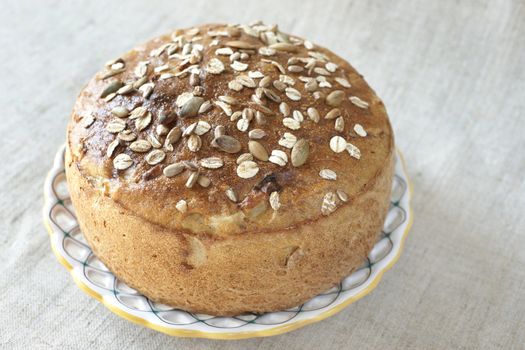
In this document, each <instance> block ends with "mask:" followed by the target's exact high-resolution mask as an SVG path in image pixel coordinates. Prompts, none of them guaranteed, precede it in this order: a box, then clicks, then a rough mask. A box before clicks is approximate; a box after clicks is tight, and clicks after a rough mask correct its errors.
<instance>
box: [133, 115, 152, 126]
mask: <svg viewBox="0 0 525 350" xmlns="http://www.w3.org/2000/svg"><path fill="white" fill-rule="evenodd" d="M150 123H151V113H150V112H148V113H146V115H145V116H144V117H142V118H138V119H135V128H136V129H137V131H142V130H144V129H146V128H147V127H148V125H149V124H150Z"/></svg>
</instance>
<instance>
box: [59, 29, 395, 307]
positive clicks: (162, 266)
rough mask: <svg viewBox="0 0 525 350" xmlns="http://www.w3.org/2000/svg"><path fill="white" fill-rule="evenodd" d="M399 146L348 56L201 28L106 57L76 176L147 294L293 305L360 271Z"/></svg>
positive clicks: (80, 102) (76, 148) (95, 220)
mask: <svg viewBox="0 0 525 350" xmlns="http://www.w3.org/2000/svg"><path fill="white" fill-rule="evenodd" d="M393 154H394V141H393V134H392V129H391V126H390V123H389V120H388V117H387V114H386V111H385V108H384V105H383V103H382V102H381V100H380V99H379V98H378V97H377V96H376V95H375V93H374V92H373V90H372V89H371V88H370V87H369V86H368V85H367V83H366V82H365V81H364V80H363V78H362V77H361V76H360V75H359V73H357V72H356V71H355V69H353V68H352V67H351V66H350V65H349V64H348V63H347V62H346V61H345V60H343V59H341V58H340V57H338V56H337V55H335V54H334V53H332V52H331V51H329V50H327V49H325V48H322V47H320V46H318V45H315V44H313V43H311V42H310V41H308V40H304V39H301V38H299V37H297V36H293V35H289V34H285V33H283V32H280V31H279V29H278V27H277V26H275V25H265V24H263V23H260V22H257V23H252V24H250V25H222V24H220V25H215V24H214V25H202V26H199V27H194V28H189V29H183V30H175V31H174V32H173V33H170V34H167V35H163V36H160V37H157V38H155V39H153V40H151V41H148V42H147V43H145V44H143V45H140V46H138V47H136V48H135V49H133V50H131V51H128V52H127V53H125V54H123V55H122V56H120V57H119V58H117V59H115V60H112V61H110V62H107V63H106V64H105V67H104V68H103V69H102V70H101V71H100V72H99V73H98V74H96V75H95V77H93V79H91V80H90V81H89V83H88V84H87V85H86V86H85V87H84V89H83V90H82V91H81V93H80V95H79V96H78V99H77V101H76V104H75V106H74V109H73V112H72V116H71V121H70V123H69V126H68V130H67V151H66V174H67V180H68V186H69V191H70V193H71V199H72V201H73V205H74V207H75V211H76V215H77V217H78V221H79V223H80V228H81V230H82V233H83V234H84V236H85V238H86V240H87V241H88V242H89V244H90V246H91V247H92V249H93V251H94V252H95V254H96V255H97V257H98V258H99V259H100V260H102V261H103V262H104V263H105V264H106V265H107V267H108V268H109V269H110V270H111V271H112V272H113V273H114V274H115V275H116V276H117V277H118V278H119V279H121V280H123V281H124V282H125V283H127V284H128V285H130V286H131V287H133V288H135V289H137V290H138V291H140V292H141V293H143V294H144V295H145V296H147V297H149V298H150V299H152V300H154V301H157V302H162V303H165V304H168V305H171V306H174V307H177V308H180V309H184V310H187V311H191V312H198V313H207V314H213V315H235V314H241V313H244V312H256V313H261V312H268V311H276V310H282V309H286V308H290V307H293V306H296V305H299V304H301V303H302V302H305V301H306V300H308V299H309V298H311V297H313V296H315V295H317V294H319V293H321V292H323V291H325V290H327V289H329V288H331V287H332V286H333V285H335V284H337V283H339V282H340V281H341V279H342V278H344V277H345V276H347V275H348V274H350V273H351V272H352V271H353V270H355V269H356V268H357V267H359V266H360V265H361V264H362V263H363V261H364V259H365V258H366V256H367V253H368V252H369V251H370V249H371V247H372V246H373V244H374V242H375V241H376V239H377V235H378V233H379V232H380V230H381V227H382V225H383V222H384V219H385V215H386V213H387V209H388V206H389V196H390V188H391V181H392V175H393Z"/></svg>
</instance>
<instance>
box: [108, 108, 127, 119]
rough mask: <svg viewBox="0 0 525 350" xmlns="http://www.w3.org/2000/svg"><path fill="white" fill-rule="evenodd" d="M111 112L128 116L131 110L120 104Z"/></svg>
mask: <svg viewBox="0 0 525 350" xmlns="http://www.w3.org/2000/svg"><path fill="white" fill-rule="evenodd" d="M111 114H113V115H114V116H116V117H119V118H126V117H127V116H128V115H129V110H128V109H127V108H126V107H122V106H118V107H115V108H113V109H112V110H111Z"/></svg>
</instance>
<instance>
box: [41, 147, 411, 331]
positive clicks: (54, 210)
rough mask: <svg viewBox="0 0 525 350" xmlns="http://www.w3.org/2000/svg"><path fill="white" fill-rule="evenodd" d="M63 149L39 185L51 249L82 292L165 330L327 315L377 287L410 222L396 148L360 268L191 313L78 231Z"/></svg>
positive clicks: (268, 325)
mask: <svg viewBox="0 0 525 350" xmlns="http://www.w3.org/2000/svg"><path fill="white" fill-rule="evenodd" d="M64 149H65V148H64V146H62V147H61V148H60V150H59V151H58V153H57V155H56V157H55V161H54V164H53V168H52V169H51V171H50V172H49V174H48V176H47V179H46V182H45V185H44V191H45V205H44V210H43V214H44V222H45V224H46V227H47V229H48V231H49V235H50V238H51V247H52V249H53V252H54V253H55V255H56V257H57V259H58V260H59V261H60V263H62V265H64V266H65V267H66V268H67V269H68V270H69V272H70V273H71V275H72V276H73V279H74V280H75V282H76V284H77V285H78V286H79V287H80V288H81V289H82V290H83V291H84V292H86V293H87V294H89V295H90V296H92V297H94V298H95V299H97V300H98V301H100V302H101V303H102V304H104V305H105V306H106V307H107V308H108V309H110V310H111V311H113V312H114V313H116V314H117V315H119V316H121V317H123V318H125V319H127V320H130V321H132V322H135V323H138V324H141V325H143V326H145V327H149V328H152V329H154V330H157V331H160V332H163V333H167V334H169V335H174V336H188V337H202V338H215V339H240V338H250V337H261V336H271V335H276V334H280V333H284V332H288V331H290V330H293V329H297V328H299V327H302V326H305V325H307V324H309V323H313V322H317V321H320V320H322V319H324V318H327V317H329V316H331V315H333V314H335V313H337V312H339V311H341V310H342V309H343V308H345V307H346V306H348V305H350V304H351V303H352V302H354V301H356V300H358V299H360V298H362V297H363V296H365V295H366V294H368V293H370V292H371V291H372V290H373V289H374V288H375V287H376V285H377V283H378V282H379V280H380V279H381V276H382V275H383V273H384V272H385V271H386V270H388V269H389V268H390V267H392V265H393V264H394V263H395V262H396V261H397V259H398V258H399V256H400V254H401V250H402V247H403V241H404V239H405V237H406V235H407V234H408V231H409V228H410V225H411V222H412V211H411V209H410V188H409V187H410V185H409V180H408V177H407V174H406V171H405V168H404V164H403V161H402V158H401V155H400V154H399V153H398V154H397V157H396V169H395V177H394V182H393V187H392V198H391V205H390V210H389V212H388V215H387V218H386V222H385V225H384V228H383V230H382V232H381V235H380V237H379V239H378V241H377V243H376V244H375V246H374V247H373V249H372V251H371V252H370V254H369V256H368V258H367V259H366V261H364V262H363V266H362V267H361V268H360V269H359V270H357V271H355V272H354V273H352V274H351V275H349V276H348V277H346V278H345V279H343V280H342V281H341V282H340V283H339V284H338V285H337V286H335V287H334V288H332V289H330V290H327V291H326V292H324V293H322V294H319V295H318V296H316V297H314V298H312V299H311V300H309V301H307V302H306V303H304V304H303V305H299V306H297V307H294V308H292V309H288V310H282V311H280V312H271V313H265V314H244V315H239V316H235V317H215V316H210V315H203V314H194V313H190V312H186V311H182V310H178V309H173V308H172V307H169V306H167V305H162V304H158V303H155V302H153V301H151V300H149V299H148V298H146V297H144V296H143V295H141V294H140V293H138V292H137V291H135V290H133V289H132V288H130V287H128V286H127V285H126V284H124V283H123V282H122V281H119V280H118V279H117V278H116V277H115V276H114V275H113V274H112V273H111V271H109V270H108V269H107V268H106V267H105V266H104V264H103V263H102V262H101V261H100V260H98V259H97V257H96V256H95V255H94V254H93V252H92V251H91V249H90V247H89V246H88V245H87V243H86V241H85V240H84V237H83V236H82V233H81V232H80V229H79V226H78V223H77V220H76V218H75V211H74V209H73V206H72V205H71V200H70V198H69V193H68V191H67V186H66V178H65V173H64Z"/></svg>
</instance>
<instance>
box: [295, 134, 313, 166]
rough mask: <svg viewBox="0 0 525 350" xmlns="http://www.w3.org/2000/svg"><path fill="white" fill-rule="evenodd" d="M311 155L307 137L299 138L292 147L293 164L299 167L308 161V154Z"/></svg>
mask: <svg viewBox="0 0 525 350" xmlns="http://www.w3.org/2000/svg"><path fill="white" fill-rule="evenodd" d="M309 155H310V144H309V143H308V141H307V140H305V139H300V140H298V141H297V142H296V143H295V145H294V146H293V148H292V154H291V158H292V165H293V166H294V167H299V166H301V165H303V164H304V163H306V160H307V159H308V156H309Z"/></svg>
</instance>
